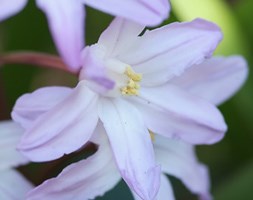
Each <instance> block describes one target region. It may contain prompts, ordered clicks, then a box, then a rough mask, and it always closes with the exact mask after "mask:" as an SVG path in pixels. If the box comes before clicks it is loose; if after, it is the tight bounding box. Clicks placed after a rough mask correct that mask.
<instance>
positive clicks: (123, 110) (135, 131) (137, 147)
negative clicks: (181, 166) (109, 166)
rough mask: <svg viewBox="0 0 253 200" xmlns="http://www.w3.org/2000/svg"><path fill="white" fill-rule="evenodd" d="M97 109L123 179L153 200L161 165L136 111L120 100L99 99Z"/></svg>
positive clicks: (140, 194) (139, 192)
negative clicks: (157, 164) (155, 158)
mask: <svg viewBox="0 0 253 200" xmlns="http://www.w3.org/2000/svg"><path fill="white" fill-rule="evenodd" d="M98 110H99V117H100V119H101V121H102V122H103V124H104V127H105V129H106V131H107V135H108V138H109V141H110V144H111V147H112V150H113V153H114V156H115V159H116V163H117V165H118V168H119V170H120V172H121V175H122V177H123V179H124V180H125V181H126V183H127V184H128V185H129V187H130V188H131V189H133V190H134V191H135V192H136V193H137V194H138V195H139V196H140V197H141V198H143V199H147V200H150V199H153V198H154V197H155V196H156V194H157V191H158V189H159V185H160V167H159V166H156V165H155V160H154V152H153V147H152V143H151V138H150V136H149V132H148V130H147V128H146V126H145V125H144V123H143V120H142V118H141V116H140V114H139V112H138V110H136V108H135V107H134V106H132V105H131V104H129V103H127V102H125V101H123V100H119V99H115V100H110V99H102V100H101V102H100V104H99V108H98Z"/></svg>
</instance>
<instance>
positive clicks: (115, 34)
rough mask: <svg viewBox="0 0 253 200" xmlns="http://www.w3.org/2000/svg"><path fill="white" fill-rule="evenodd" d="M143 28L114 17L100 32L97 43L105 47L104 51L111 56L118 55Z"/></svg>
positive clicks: (135, 38)
mask: <svg viewBox="0 0 253 200" xmlns="http://www.w3.org/2000/svg"><path fill="white" fill-rule="evenodd" d="M144 28H145V27H144V26H142V25H140V24H137V23H134V22H132V21H128V20H124V19H122V18H120V17H116V18H115V19H114V20H113V21H112V23H111V24H110V25H109V26H108V28H107V29H106V30H105V31H104V32H103V33H102V34H101V36H100V37H99V40H98V44H99V45H103V46H104V47H106V53H107V54H108V55H110V56H111V57H113V56H118V55H120V54H121V52H122V51H124V50H125V49H128V48H129V46H131V45H133V44H134V43H135V41H136V40H137V39H138V35H139V34H140V33H141V32H142V30H143V29H144Z"/></svg>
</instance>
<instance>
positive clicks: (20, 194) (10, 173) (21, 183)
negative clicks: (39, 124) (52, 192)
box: [0, 121, 33, 200]
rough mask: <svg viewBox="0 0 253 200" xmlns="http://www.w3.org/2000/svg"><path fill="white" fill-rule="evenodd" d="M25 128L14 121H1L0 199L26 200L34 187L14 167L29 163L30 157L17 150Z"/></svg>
mask: <svg viewBox="0 0 253 200" xmlns="http://www.w3.org/2000/svg"><path fill="white" fill-rule="evenodd" d="M23 132H24V129H23V128H21V127H20V126H19V125H17V124H16V123H14V122H11V121H2V122H1V123H0V148H1V151H0V159H1V162H0V199H3V200H24V199H25V196H26V193H27V192H28V191H30V190H31V189H32V188H33V187H32V184H31V183H30V182H29V181H28V180H26V179H25V178H24V177H23V176H22V175H21V174H20V173H19V172H17V171H16V170H15V169H13V168H14V167H17V166H19V165H24V164H27V163H28V159H27V158H25V157H24V156H23V155H21V154H20V153H19V152H18V151H17V150H16V145H17V143H18V141H19V140H20V137H21V134H22V133H23Z"/></svg>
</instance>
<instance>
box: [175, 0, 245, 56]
mask: <svg viewBox="0 0 253 200" xmlns="http://www.w3.org/2000/svg"><path fill="white" fill-rule="evenodd" d="M171 4H172V11H173V12H174V13H175V15H176V16H177V17H178V19H179V20H182V21H190V20H193V19H195V18H197V17H201V18H204V19H207V20H210V21H212V22H215V23H216V24H218V25H219V26H220V27H221V29H222V32H223V34H224V38H223V41H222V42H221V44H220V45H219V47H218V49H217V50H216V54H223V55H231V54H244V55H247V54H248V47H247V46H248V44H247V43H246V41H245V39H244V38H245V37H244V35H243V32H242V30H241V27H240V25H239V23H238V22H237V20H236V17H235V16H234V14H233V11H232V10H231V8H230V7H229V5H228V4H227V3H226V2H224V1H223V0H171Z"/></svg>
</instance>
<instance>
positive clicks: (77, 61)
mask: <svg viewBox="0 0 253 200" xmlns="http://www.w3.org/2000/svg"><path fill="white" fill-rule="evenodd" d="M37 5H38V7H39V8H40V9H41V10H43V11H44V12H45V13H46V15H47V18H48V23H49V27H50V30H51V33H52V36H53V39H54V42H55V44H56V46H57V49H58V51H59V53H60V55H61V56H62V58H63V59H64V61H65V62H66V64H68V65H69V67H70V69H71V70H73V71H78V70H79V69H80V67H81V50H82V49H83V47H84V15H85V13H84V12H85V10H84V6H83V5H82V3H81V2H80V1H79V0H71V1H70V0H53V1H52V0H37Z"/></svg>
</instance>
